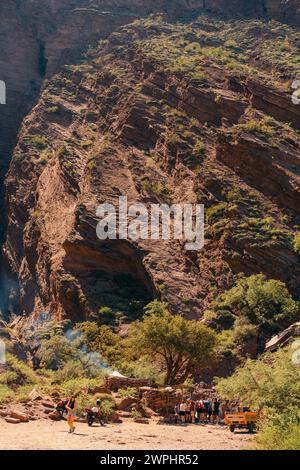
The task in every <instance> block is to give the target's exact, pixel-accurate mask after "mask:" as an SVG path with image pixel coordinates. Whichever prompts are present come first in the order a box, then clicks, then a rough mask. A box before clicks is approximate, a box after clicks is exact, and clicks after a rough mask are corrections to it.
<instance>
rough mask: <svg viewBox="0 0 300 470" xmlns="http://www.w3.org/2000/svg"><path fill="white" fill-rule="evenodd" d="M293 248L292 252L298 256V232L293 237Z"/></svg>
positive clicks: (299, 246) (299, 244)
mask: <svg viewBox="0 0 300 470" xmlns="http://www.w3.org/2000/svg"><path fill="white" fill-rule="evenodd" d="M293 248H294V251H295V252H296V253H297V254H298V255H300V232H297V233H296V234H295V236H294V241H293Z"/></svg>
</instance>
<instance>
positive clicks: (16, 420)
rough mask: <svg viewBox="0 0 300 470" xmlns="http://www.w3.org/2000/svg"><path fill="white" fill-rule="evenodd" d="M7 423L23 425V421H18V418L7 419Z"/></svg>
mask: <svg viewBox="0 0 300 470" xmlns="http://www.w3.org/2000/svg"><path fill="white" fill-rule="evenodd" d="M5 421H6V422H7V423H10V424H19V423H21V420H20V419H16V418H5Z"/></svg>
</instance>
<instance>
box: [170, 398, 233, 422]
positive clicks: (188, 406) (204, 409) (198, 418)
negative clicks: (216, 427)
mask: <svg viewBox="0 0 300 470" xmlns="http://www.w3.org/2000/svg"><path fill="white" fill-rule="evenodd" d="M174 414H175V423H176V424H177V423H178V422H180V423H217V424H218V423H219V422H220V420H221V419H222V418H223V417H224V414H225V403H221V402H220V401H219V400H218V398H216V397H214V398H213V399H209V398H203V399H199V400H193V399H192V398H188V399H182V400H181V402H178V403H176V405H175V407H174Z"/></svg>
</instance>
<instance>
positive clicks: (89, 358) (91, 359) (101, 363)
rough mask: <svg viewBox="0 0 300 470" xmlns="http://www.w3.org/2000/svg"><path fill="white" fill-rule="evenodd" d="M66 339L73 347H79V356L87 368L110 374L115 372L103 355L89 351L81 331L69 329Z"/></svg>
mask: <svg viewBox="0 0 300 470" xmlns="http://www.w3.org/2000/svg"><path fill="white" fill-rule="evenodd" d="M65 337H66V338H67V340H68V341H69V342H70V343H71V344H72V345H73V346H76V347H78V346H79V354H80V356H81V359H82V361H83V362H84V363H85V364H86V365H87V366H90V367H95V368H97V369H99V370H104V371H105V372H108V373H111V372H113V370H112V369H111V367H110V366H109V365H108V364H107V362H106V361H105V360H104V359H103V357H102V356H101V354H99V353H98V352H97V351H90V350H89V348H88V345H87V344H86V343H85V342H84V336H83V334H82V333H81V332H80V331H78V330H74V329H69V330H67V331H66V333H65Z"/></svg>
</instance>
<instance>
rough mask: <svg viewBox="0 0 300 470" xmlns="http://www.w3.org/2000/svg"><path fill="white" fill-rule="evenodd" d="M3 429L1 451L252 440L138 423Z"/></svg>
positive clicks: (1, 424) (220, 430)
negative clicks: (90, 426)
mask: <svg viewBox="0 0 300 470" xmlns="http://www.w3.org/2000/svg"><path fill="white" fill-rule="evenodd" d="M0 430H1V433H0V449H1V450H4V449H8V450H13V449H14V450H17V449H18V450H48V449H49V450H64V449H65V450H67V449H68V450H69V449H72V450H73V449H88V450H102V449H103V450H114V449H115V450H138V449H141V450H157V449H161V450H190V449H194V450H202V449H205V450H215V449H218V450H223V449H224V450H241V449H243V448H245V447H246V446H247V445H248V444H249V442H250V439H251V438H250V436H249V435H248V434H245V433H243V432H237V433H235V434H232V433H231V432H230V431H229V430H228V428H226V427H224V426H223V427H222V426H213V425H206V426H204V425H189V426H182V425H177V426H168V425H161V424H157V423H156V422H155V421H151V423H150V424H137V423H134V422H133V421H132V420H125V421H124V422H123V423H122V424H108V425H107V426H105V427H103V428H101V427H98V426H97V425H95V426H94V427H92V428H89V427H88V426H87V425H86V424H84V423H77V425H76V430H75V433H74V434H68V432H67V424H66V422H64V421H60V422H51V421H49V420H39V421H34V422H29V423H26V424H17V425H14V424H8V423H6V422H5V421H4V420H0Z"/></svg>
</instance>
